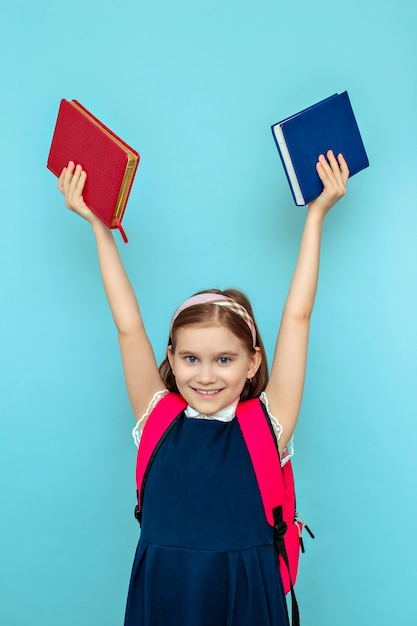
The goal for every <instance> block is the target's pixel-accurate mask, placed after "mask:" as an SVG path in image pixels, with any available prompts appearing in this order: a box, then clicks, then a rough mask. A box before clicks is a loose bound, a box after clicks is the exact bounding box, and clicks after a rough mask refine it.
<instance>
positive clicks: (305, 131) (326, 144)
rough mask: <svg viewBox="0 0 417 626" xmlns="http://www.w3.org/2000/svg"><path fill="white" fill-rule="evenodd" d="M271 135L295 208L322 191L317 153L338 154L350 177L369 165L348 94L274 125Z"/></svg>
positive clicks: (320, 103)
mask: <svg viewBox="0 0 417 626" xmlns="http://www.w3.org/2000/svg"><path fill="white" fill-rule="evenodd" d="M272 134H273V136H274V139H275V143H276V145H277V148H278V152H279V154H280V157H281V160H282V163H283V165H284V169H285V173H286V175H287V178H288V182H289V184H290V188H291V191H292V194H293V196H294V200H295V203H296V204H297V205H298V206H303V205H304V204H308V203H309V202H311V201H312V200H314V198H317V196H319V195H320V193H321V192H322V189H323V184H322V182H321V180H320V178H319V176H318V174H317V171H316V163H317V158H318V156H319V155H320V154H326V152H327V151H328V150H333V152H334V153H335V155H337V154H339V153H340V152H341V153H342V154H343V156H344V157H345V159H346V162H347V164H348V167H349V176H353V175H354V174H357V173H358V172H360V171H361V170H363V169H365V167H368V165H369V161H368V157H367V155H366V152H365V147H364V145H363V142H362V138H361V135H360V132H359V128H358V125H357V123H356V119H355V115H354V113H353V110H352V106H351V104H350V100H349V96H348V93H347V91H344V92H343V93H341V94H334V95H333V96H330V97H329V98H325V99H324V100H321V102H318V103H317V104H314V105H313V106H311V107H308V108H307V109H304V110H303V111H300V112H299V113H296V114H295V115H292V116H291V117H288V118H286V119H285V120H282V121H281V122H278V123H277V124H274V125H273V126H272Z"/></svg>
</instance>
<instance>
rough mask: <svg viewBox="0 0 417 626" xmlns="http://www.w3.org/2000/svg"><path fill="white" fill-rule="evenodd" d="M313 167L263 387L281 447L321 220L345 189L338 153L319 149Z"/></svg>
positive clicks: (294, 390) (292, 406)
mask: <svg viewBox="0 0 417 626" xmlns="http://www.w3.org/2000/svg"><path fill="white" fill-rule="evenodd" d="M317 173H318V175H319V177H320V179H321V181H322V183H323V185H324V189H323V192H322V193H321V195H320V196H319V197H318V198H317V199H316V200H314V201H313V202H311V203H310V204H309V207H308V212H307V217H306V222H305V226H304V231H303V235H302V239H301V245H300V251H299V255H298V259H297V263H296V267H295V271H294V275H293V278H292V281H291V286H290V289H289V292H288V296H287V300H286V302H285V306H284V311H283V314H282V319H281V324H280V329H279V333H278V339H277V343H276V347H275V354H274V359H273V363H272V368H271V375H270V378H269V382H268V385H267V387H266V390H265V391H266V394H267V397H268V402H269V408H270V410H271V413H272V414H273V415H274V416H275V417H276V418H277V419H278V420H279V422H280V423H281V425H282V427H283V432H282V436H281V439H280V441H279V448H280V451H281V452H282V450H283V449H284V448H285V446H286V445H287V443H288V441H289V439H290V438H291V436H292V434H293V432H294V428H295V425H296V423H297V419H298V414H299V412H300V407H301V400H302V395H303V389H304V380H305V371H306V362H307V347H308V335H309V329H310V317H311V313H312V310H313V305H314V299H315V295H316V289H317V281H318V273H319V259H320V244H321V235H322V227H323V220H324V218H325V216H326V214H327V212H328V211H329V210H330V208H331V207H332V206H333V205H334V204H335V203H336V202H337V201H338V200H339V199H340V198H341V197H342V196H343V195H344V194H345V193H346V184H347V179H348V176H349V170H348V167H347V164H346V161H345V160H344V158H343V156H342V155H339V156H338V157H337V159H336V158H335V156H334V155H333V153H332V152H331V151H329V152H328V153H327V159H326V158H325V157H324V156H323V155H321V156H320V157H319V160H318V163H317Z"/></svg>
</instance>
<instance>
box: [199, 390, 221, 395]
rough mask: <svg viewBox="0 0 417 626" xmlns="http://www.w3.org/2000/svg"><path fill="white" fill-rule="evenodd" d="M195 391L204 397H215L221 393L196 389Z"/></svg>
mask: <svg viewBox="0 0 417 626" xmlns="http://www.w3.org/2000/svg"><path fill="white" fill-rule="evenodd" d="M194 391H195V392H196V393H198V394H200V395H202V396H214V395H216V394H217V393H220V391H221V389H194Z"/></svg>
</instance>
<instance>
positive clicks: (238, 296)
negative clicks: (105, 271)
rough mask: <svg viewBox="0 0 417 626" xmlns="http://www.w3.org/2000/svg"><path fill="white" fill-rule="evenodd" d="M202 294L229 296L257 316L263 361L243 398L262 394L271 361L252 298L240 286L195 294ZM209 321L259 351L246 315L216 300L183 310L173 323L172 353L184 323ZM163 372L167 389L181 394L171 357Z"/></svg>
mask: <svg viewBox="0 0 417 626" xmlns="http://www.w3.org/2000/svg"><path fill="white" fill-rule="evenodd" d="M200 293H215V294H219V295H223V296H227V297H229V298H231V299H232V300H234V301H235V302H237V303H238V304H240V305H242V306H243V307H244V308H245V309H246V310H247V312H248V313H249V315H250V316H251V318H252V319H253V323H254V325H255V330H256V346H257V347H259V349H260V352H261V355H262V361H261V364H260V366H259V368H258V371H257V372H256V374H255V376H254V377H253V378H252V380H251V381H246V383H245V386H244V387H243V390H242V393H241V394H240V399H241V400H242V401H243V400H251V399H252V398H257V397H258V396H259V394H260V393H261V392H262V391H264V389H265V387H266V385H267V382H268V363H267V358H266V352H265V348H264V345H263V343H262V339H261V337H260V334H259V331H258V327H257V325H256V321H255V318H254V315H253V310H252V306H251V303H250V302H249V299H248V297H247V296H246V295H245V294H244V293H242V292H241V291H239V290H238V289H226V290H225V291H220V290H219V289H208V290H205V291H199V292H198V293H197V294H194V295H198V294H200ZM209 322H218V323H220V324H222V326H225V327H226V328H228V329H229V330H230V331H231V332H232V333H233V334H234V335H235V336H236V337H238V339H240V340H241V341H242V342H243V345H244V346H245V348H246V349H247V351H248V353H249V354H253V353H254V352H255V348H254V346H253V338H252V334H251V331H250V329H249V326H248V325H247V323H246V322H245V320H244V319H243V317H242V316H241V315H239V314H238V313H235V312H234V311H233V310H232V309H230V307H226V306H217V305H216V304H213V303H212V302H206V303H203V304H195V305H193V306H190V307H189V308H187V309H184V310H183V311H181V313H179V315H178V317H177V318H176V319H175V321H174V323H173V325H172V330H171V335H170V337H169V338H168V346H171V349H172V352H175V347H176V337H177V333H178V331H179V329H180V328H183V327H184V326H192V325H193V324H202V323H209ZM159 373H160V375H161V378H162V380H163V381H164V383H165V385H166V388H167V389H168V390H169V391H175V392H177V393H178V387H177V383H176V381H175V376H174V374H173V372H172V369H171V365H170V363H169V360H168V357H165V359H164V361H163V362H162V363H161V365H160V367H159Z"/></svg>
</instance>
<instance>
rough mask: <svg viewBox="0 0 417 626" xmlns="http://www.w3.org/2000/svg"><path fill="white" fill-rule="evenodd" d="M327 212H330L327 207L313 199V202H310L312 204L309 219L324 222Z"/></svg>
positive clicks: (309, 209)
mask: <svg viewBox="0 0 417 626" xmlns="http://www.w3.org/2000/svg"><path fill="white" fill-rule="evenodd" d="M327 212H328V211H327V209H325V208H324V207H322V206H320V204H317V203H316V202H315V201H314V200H313V202H310V204H309V205H308V213H307V218H308V219H309V220H312V221H315V222H318V223H320V224H322V223H323V222H324V218H325V217H326V215H327Z"/></svg>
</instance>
